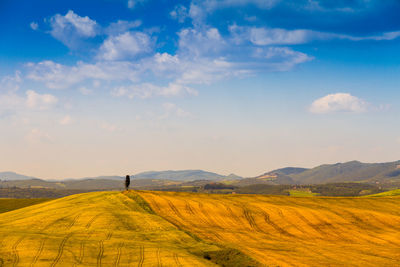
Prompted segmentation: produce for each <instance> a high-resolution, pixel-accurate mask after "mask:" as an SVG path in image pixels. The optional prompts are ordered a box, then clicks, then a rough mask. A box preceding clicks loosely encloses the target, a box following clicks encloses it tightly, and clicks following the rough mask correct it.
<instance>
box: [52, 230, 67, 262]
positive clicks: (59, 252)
mask: <svg viewBox="0 0 400 267" xmlns="http://www.w3.org/2000/svg"><path fill="white" fill-rule="evenodd" d="M71 236H72V233H69V234H68V235H66V236H65V237H64V238H63V240H62V241H61V243H60V246H59V247H58V253H57V257H56V258H55V259H54V261H53V262H52V264H51V265H50V266H51V267H54V266H56V265H57V263H58V262H59V261H60V259H61V256H62V254H63V252H64V247H65V243H67V241H68V239H69V238H70V237H71Z"/></svg>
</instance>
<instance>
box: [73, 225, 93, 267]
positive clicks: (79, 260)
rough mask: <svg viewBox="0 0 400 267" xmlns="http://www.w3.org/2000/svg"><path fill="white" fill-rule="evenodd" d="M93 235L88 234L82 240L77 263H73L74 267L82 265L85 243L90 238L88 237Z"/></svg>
mask: <svg viewBox="0 0 400 267" xmlns="http://www.w3.org/2000/svg"><path fill="white" fill-rule="evenodd" d="M92 234H93V231H92V232H90V233H89V234H88V236H87V238H86V239H85V240H82V242H81V246H80V250H79V258H78V260H77V262H75V264H74V266H76V265H77V264H78V263H79V264H82V262H83V257H84V256H85V242H86V241H87V240H88V239H89V238H90V236H91V235H92Z"/></svg>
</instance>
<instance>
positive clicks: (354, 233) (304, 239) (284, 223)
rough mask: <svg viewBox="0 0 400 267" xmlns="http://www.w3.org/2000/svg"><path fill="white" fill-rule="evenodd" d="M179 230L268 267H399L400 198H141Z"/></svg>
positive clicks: (167, 195) (178, 195) (157, 195)
mask: <svg viewBox="0 0 400 267" xmlns="http://www.w3.org/2000/svg"><path fill="white" fill-rule="evenodd" d="M139 194H140V195H141V196H142V197H143V198H144V199H145V200H146V201H147V202H148V203H150V205H151V207H152V208H153V209H154V211H156V213H158V214H159V215H161V216H162V217H164V218H166V219H168V220H169V221H171V222H173V223H174V224H176V225H178V226H180V227H182V228H184V229H187V230H189V231H191V232H192V233H194V234H196V235H197V236H199V237H200V238H203V239H205V240H208V241H212V242H215V243H219V244H223V245H225V246H228V247H234V248H238V249H240V250H241V251H242V252H245V253H247V254H248V255H249V256H251V257H253V258H254V259H256V260H257V261H259V262H261V263H263V264H265V265H267V266H400V198H399V197H383V198H328V197H301V198H300V197H299V198H296V197H280V196H261V195H206V194H191V193H169V192H163V193H161V192H145V191H142V192H140V193H139Z"/></svg>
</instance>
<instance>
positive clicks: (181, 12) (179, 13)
mask: <svg viewBox="0 0 400 267" xmlns="http://www.w3.org/2000/svg"><path fill="white" fill-rule="evenodd" d="M169 15H170V16H171V18H173V19H176V20H177V21H178V22H180V23H183V22H185V20H186V19H187V18H188V17H189V13H188V9H187V8H186V7H185V6H183V5H177V6H175V8H174V9H173V10H172V11H171V12H170V13H169Z"/></svg>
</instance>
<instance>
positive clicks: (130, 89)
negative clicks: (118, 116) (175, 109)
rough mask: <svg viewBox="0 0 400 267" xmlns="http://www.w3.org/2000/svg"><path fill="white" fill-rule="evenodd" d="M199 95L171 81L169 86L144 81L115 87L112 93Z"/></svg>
mask: <svg viewBox="0 0 400 267" xmlns="http://www.w3.org/2000/svg"><path fill="white" fill-rule="evenodd" d="M185 94H186V95H197V91H196V90H195V89H193V88H191V87H188V86H186V85H183V84H179V83H169V84H168V86H158V85H155V84H152V83H142V84H137V85H130V86H120V87H115V88H114V89H113V90H112V91H111V95H112V96H115V97H121V96H127V97H129V98H132V99H133V98H150V97H155V96H164V97H169V96H178V95H185Z"/></svg>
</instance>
